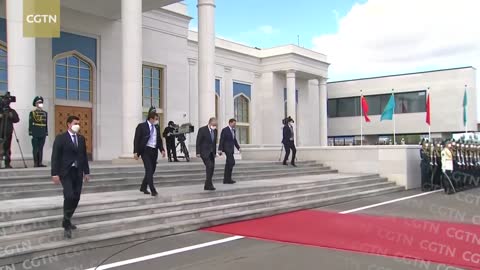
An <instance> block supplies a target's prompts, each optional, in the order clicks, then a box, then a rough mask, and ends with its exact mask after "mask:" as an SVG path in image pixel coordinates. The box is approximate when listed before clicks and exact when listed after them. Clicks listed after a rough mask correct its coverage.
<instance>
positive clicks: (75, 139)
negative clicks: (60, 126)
mask: <svg viewBox="0 0 480 270" xmlns="http://www.w3.org/2000/svg"><path fill="white" fill-rule="evenodd" d="M72 136H73V144H75V147H77V148H78V141H77V135H76V134H73V135H72Z"/></svg>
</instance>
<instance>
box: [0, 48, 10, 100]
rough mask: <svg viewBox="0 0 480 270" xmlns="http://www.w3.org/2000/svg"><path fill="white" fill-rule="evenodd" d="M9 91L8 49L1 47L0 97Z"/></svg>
mask: <svg viewBox="0 0 480 270" xmlns="http://www.w3.org/2000/svg"><path fill="white" fill-rule="evenodd" d="M7 91H8V65H7V48H5V47H3V46H1V45H0V95H4V94H5V93H6V92H7Z"/></svg>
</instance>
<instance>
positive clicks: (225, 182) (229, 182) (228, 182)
mask: <svg viewBox="0 0 480 270" xmlns="http://www.w3.org/2000/svg"><path fill="white" fill-rule="evenodd" d="M236 182H237V181H233V180H230V181H223V183H224V184H235V183H236Z"/></svg>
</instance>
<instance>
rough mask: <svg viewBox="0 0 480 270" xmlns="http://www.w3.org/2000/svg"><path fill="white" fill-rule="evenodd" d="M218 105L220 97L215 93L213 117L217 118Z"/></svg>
mask: <svg viewBox="0 0 480 270" xmlns="http://www.w3.org/2000/svg"><path fill="white" fill-rule="evenodd" d="M219 107H220V98H219V97H218V95H217V94H215V118H217V120H218V108H219Z"/></svg>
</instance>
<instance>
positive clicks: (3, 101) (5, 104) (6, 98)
mask: <svg viewBox="0 0 480 270" xmlns="http://www.w3.org/2000/svg"><path fill="white" fill-rule="evenodd" d="M12 102H17V97H15V96H12V95H10V92H7V93H5V95H3V96H1V97H0V111H2V112H5V111H7V110H8V108H9V107H10V103H12Z"/></svg>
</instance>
